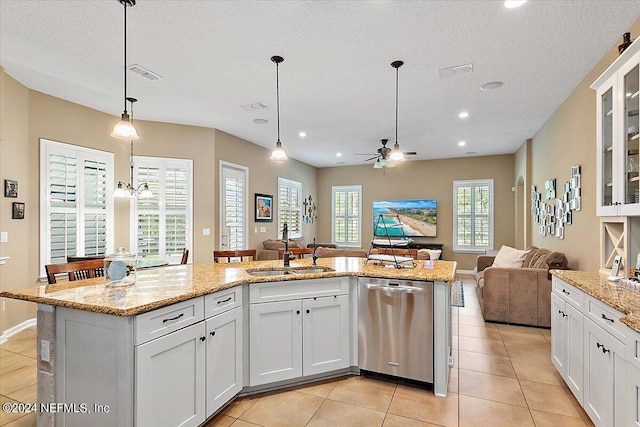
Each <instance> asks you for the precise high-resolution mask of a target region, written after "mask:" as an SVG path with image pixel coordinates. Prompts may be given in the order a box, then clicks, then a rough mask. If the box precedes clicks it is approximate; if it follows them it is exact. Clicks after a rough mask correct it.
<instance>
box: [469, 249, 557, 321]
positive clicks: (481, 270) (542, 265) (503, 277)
mask: <svg viewBox="0 0 640 427" xmlns="http://www.w3.org/2000/svg"><path fill="white" fill-rule="evenodd" d="M527 250H529V253H528V254H527V256H526V258H525V259H524V262H523V263H522V268H502V267H492V264H493V260H494V258H495V256H489V255H480V256H479V257H478V258H477V260H476V269H477V270H476V271H477V272H476V283H477V285H478V288H477V292H478V299H479V301H480V308H481V309H482V314H483V316H484V320H488V321H495V322H504V323H514V324H519V325H528V326H541V327H547V328H548V327H550V326H551V276H550V274H549V270H552V269H566V268H567V258H566V256H565V255H564V254H563V253H560V252H551V251H548V250H547V249H539V248H536V247H535V246H532V247H530V248H528V249H527Z"/></svg>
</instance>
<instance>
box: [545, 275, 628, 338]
mask: <svg viewBox="0 0 640 427" xmlns="http://www.w3.org/2000/svg"><path fill="white" fill-rule="evenodd" d="M551 274H553V275H554V276H556V277H558V278H560V279H562V280H564V281H566V282H567V283H569V284H571V285H573V286H575V287H576V288H578V289H581V290H583V291H585V292H586V293H587V294H589V295H591V296H592V297H594V298H596V299H597V300H600V301H602V302H603V303H605V304H607V305H608V306H610V307H613V308H615V309H616V310H618V311H620V312H621V313H624V314H625V316H622V317H621V318H620V322H621V323H624V324H625V325H627V326H628V327H630V328H631V329H633V330H635V331H637V332H640V294H637V293H635V292H631V291H629V290H627V289H624V288H621V287H619V286H618V285H617V284H616V283H615V282H610V281H609V280H607V276H605V275H603V274H600V273H595V272H589V271H572V270H552V271H551Z"/></svg>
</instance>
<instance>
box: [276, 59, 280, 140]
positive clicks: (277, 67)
mask: <svg viewBox="0 0 640 427" xmlns="http://www.w3.org/2000/svg"><path fill="white" fill-rule="evenodd" d="M279 69H280V64H279V63H278V62H276V105H277V112H278V142H280V72H279Z"/></svg>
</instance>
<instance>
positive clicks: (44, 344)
mask: <svg viewBox="0 0 640 427" xmlns="http://www.w3.org/2000/svg"><path fill="white" fill-rule="evenodd" d="M50 353H51V344H50V343H49V341H47V340H40V359H41V360H42V361H43V362H49V361H51V359H50Z"/></svg>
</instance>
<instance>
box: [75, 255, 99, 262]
mask: <svg viewBox="0 0 640 427" xmlns="http://www.w3.org/2000/svg"><path fill="white" fill-rule="evenodd" d="M94 259H104V255H91V256H68V257H67V262H78V261H91V260H94Z"/></svg>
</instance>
